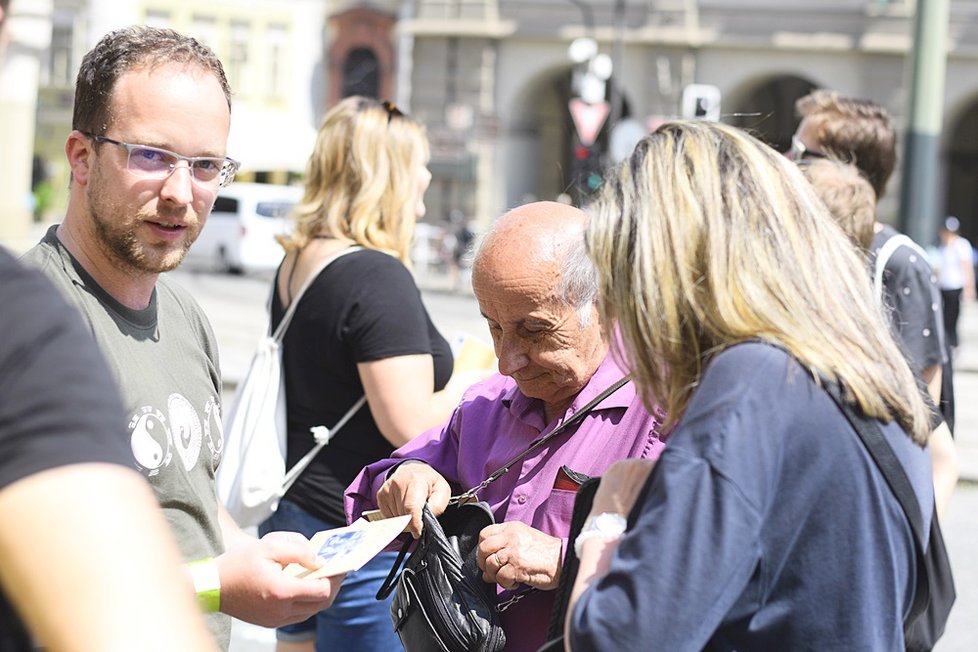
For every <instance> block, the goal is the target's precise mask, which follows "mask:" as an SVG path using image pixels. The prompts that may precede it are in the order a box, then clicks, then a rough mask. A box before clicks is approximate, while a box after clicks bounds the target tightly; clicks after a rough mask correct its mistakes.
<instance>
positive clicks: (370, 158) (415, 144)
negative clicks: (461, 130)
mask: <svg viewBox="0 0 978 652" xmlns="http://www.w3.org/2000/svg"><path fill="white" fill-rule="evenodd" d="M428 157H429V146H428V139H427V136H426V135H425V130H424V127H423V126H422V125H421V124H420V123H419V122H417V121H416V120H414V119H413V118H411V117H409V116H407V115H404V114H402V113H401V112H400V111H398V110H397V109H396V108H395V107H394V106H393V105H390V104H388V105H385V104H381V103H380V102H378V101H377V100H374V99H370V98H366V97H360V96H353V97H348V98H346V99H344V100H342V101H341V102H339V103H338V104H337V105H336V106H334V107H333V108H332V109H330V111H329V112H328V113H327V114H326V116H325V117H324V118H323V122H322V124H321V125H320V127H319V132H318V133H317V135H316V145H315V147H314V149H313V153H312V155H311V156H310V157H309V164H308V166H307V168H306V185H305V193H304V195H303V197H302V201H300V202H299V203H298V204H297V205H296V207H295V208H294V209H293V211H292V217H293V222H294V227H295V228H294V230H293V233H292V235H291V237H288V238H284V239H283V245H284V246H285V247H286V248H287V249H292V248H302V247H303V246H305V245H306V244H307V243H308V242H309V240H310V239H311V238H312V237H313V236H315V235H317V234H323V235H328V236H332V237H343V238H349V239H351V240H353V241H355V242H356V243H357V244H360V245H361V246H363V247H368V248H371V249H377V250H380V251H385V252H387V253H389V254H391V255H393V256H395V257H396V258H398V259H400V260H401V261H402V262H404V263H405V264H408V263H409V262H410V258H409V253H410V247H411V241H412V239H413V237H414V226H415V221H416V215H415V210H416V205H415V202H414V198H415V192H416V184H417V176H416V175H417V170H418V169H419V168H420V167H421V166H422V165H424V164H425V163H426V162H427V160H428Z"/></svg>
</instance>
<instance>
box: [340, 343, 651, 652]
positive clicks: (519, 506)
mask: <svg viewBox="0 0 978 652" xmlns="http://www.w3.org/2000/svg"><path fill="white" fill-rule="evenodd" d="M624 375H625V372H624V371H622V370H621V369H620V368H619V367H618V365H617V364H616V363H615V361H614V360H613V358H612V356H611V354H609V355H608V356H607V357H606V358H605V359H604V361H603V362H602V363H601V366H599V367H598V370H597V371H596V372H595V373H594V375H593V376H592V377H591V379H590V380H589V381H588V384H587V385H586V386H585V387H584V389H582V390H581V392H580V393H579V394H578V395H577V396H576V397H575V398H574V400H573V402H572V403H571V404H570V406H569V407H568V408H567V410H566V411H565V412H564V414H563V415H562V416H561V418H560V419H559V420H556V421H554V422H553V423H549V424H548V423H546V421H545V417H544V406H543V402H542V401H540V400H539V399H533V398H528V397H526V396H524V395H523V393H522V392H520V390H519V388H517V386H516V382H515V381H514V380H513V379H511V378H508V377H506V376H502V375H500V374H496V375H494V376H492V377H491V378H489V379H488V380H486V381H483V382H481V383H478V384H476V385H473V386H472V387H470V388H469V389H468V390H467V391H466V392H465V395H464V396H463V397H462V401H461V403H460V404H459V406H458V407H457V408H455V412H454V413H453V414H452V417H451V419H450V420H449V422H448V424H447V425H445V426H439V427H436V428H432V429H431V430H428V431H427V432H425V433H424V434H422V435H420V436H419V437H417V438H415V439H413V440H412V441H410V442H408V443H407V444H405V445H404V446H402V447H401V448H399V449H397V450H396V451H394V453H393V454H392V455H391V457H390V458H389V459H385V460H380V461H379V462H375V463H374V464H371V465H370V466H368V467H366V468H365V469H363V471H361V472H360V475H358V476H357V478H356V479H355V480H354V481H353V484H351V485H350V486H349V487H348V488H347V490H346V515H347V519H348V520H349V521H350V522H352V521H353V520H354V519H356V518H359V516H360V514H361V513H362V512H363V511H364V510H368V509H375V508H376V507H377V504H376V500H375V497H376V495H377V491H378V490H379V489H380V486H381V485H382V484H383V483H384V480H385V479H386V474H387V472H388V470H390V468H391V467H393V466H395V465H397V464H398V463H400V462H402V461H404V460H406V459H413V460H421V461H424V462H427V463H428V464H429V465H431V467H433V468H434V469H435V470H436V471H438V472H439V473H440V474H441V475H442V476H444V478H445V480H447V481H448V483H449V484H450V485H451V486H452V492H453V494H458V493H460V492H461V491H465V490H468V489H470V488H472V487H474V486H476V485H478V484H479V483H480V482H482V481H483V480H484V479H486V478H487V477H488V476H489V475H490V474H491V473H492V472H494V471H496V470H497V469H499V468H500V467H501V466H503V465H504V464H505V463H507V462H508V461H509V460H511V459H512V458H514V457H516V456H517V455H518V454H520V453H522V452H523V451H525V450H526V449H527V448H529V447H530V445H531V444H532V443H533V442H534V441H536V440H537V439H540V438H541V437H542V436H544V435H546V434H547V433H548V432H550V431H551V430H553V429H554V428H555V427H556V426H557V425H559V424H560V423H562V422H563V421H564V419H566V418H568V417H570V416H571V415H573V414H574V413H575V412H576V411H577V410H578V409H580V408H581V407H582V406H584V405H586V404H587V403H588V401H590V400H591V399H593V398H594V397H595V396H597V395H598V394H600V393H601V391H602V390H604V389H605V388H607V387H608V386H610V385H611V384H613V383H614V382H615V381H617V380H618V379H619V378H621V377H622V376H624ZM657 412H658V411H657ZM663 418H664V415H663V414H662V413H658V414H657V415H655V416H653V415H650V414H649V413H648V411H646V409H645V408H644V407H643V406H642V401H641V399H640V398H639V396H637V395H636V393H635V387H634V385H633V384H632V383H628V384H626V385H624V386H623V387H621V388H620V389H619V390H618V391H616V392H615V393H613V394H611V395H610V396H608V397H606V398H605V399H604V400H603V401H601V402H600V403H599V404H598V405H596V406H595V407H594V409H593V410H592V411H591V413H590V414H588V416H586V417H584V419H583V420H582V421H581V423H580V424H579V425H578V426H577V427H576V428H573V427H572V428H570V432H569V433H564V434H561V435H558V436H557V437H556V438H555V439H554V440H553V441H552V442H551V443H550V444H548V445H546V446H544V447H543V448H542V449H541V450H540V451H537V452H536V453H534V454H532V455H530V456H529V457H527V458H526V459H524V460H523V461H522V462H521V463H520V464H517V465H515V466H513V468H511V469H510V470H509V471H508V472H506V473H505V474H503V475H502V476H501V477H500V478H499V479H497V480H496V481H495V482H493V483H492V484H490V485H489V486H488V487H486V488H485V489H483V490H482V491H481V492H480V493H479V498H480V499H481V500H484V501H486V502H487V503H489V505H490V506H491V507H492V510H493V513H494V514H495V516H496V522H497V523H502V522H504V521H522V522H524V523H526V524H528V525H530V526H532V527H534V528H536V529H537V530H540V531H541V532H544V533H546V534H549V535H551V536H554V537H560V538H561V539H563V545H564V550H566V545H567V534H568V530H569V529H570V521H571V513H572V511H573V508H574V498H575V496H576V493H575V491H573V490H569V489H562V488H555V486H554V484H555V482H556V480H557V475H558V472H559V471H560V469H561V466H563V465H566V466H568V467H570V469H572V470H573V471H576V472H578V473H583V474H585V475H588V476H598V475H601V474H602V473H604V472H605V470H606V469H607V468H608V467H609V466H611V464H612V463H613V462H615V461H617V460H620V459H623V458H628V457H632V458H645V459H656V458H658V457H659V454H660V453H661V452H662V448H663V446H664V445H665V444H664V442H663V438H660V434H659V428H660V426H661V424H662V421H663ZM561 476H562V477H563V474H561ZM562 485H563V482H562ZM497 589H498V593H499V595H498V597H499V600H500V601H504V600H506V599H508V598H509V597H510V596H511V594H512V592H511V591H505V590H503V589H502V588H501V587H497ZM521 590H525V587H518V588H517V589H516V591H517V592H521ZM553 596H554V592H553V591H532V592H530V593H529V594H527V595H526V596H525V597H524V598H523V599H522V600H521V601H520V602H518V603H516V604H514V605H512V606H511V607H510V608H509V609H507V610H506V611H504V612H503V613H502V624H503V629H504V630H505V632H506V641H507V643H506V648H505V649H506V650H507V652H523V651H524V650H526V651H531V650H536V649H537V648H539V647H540V646H541V645H542V644H543V643H544V639H545V638H546V631H547V623H548V621H549V618H550V610H551V607H552V606H553Z"/></svg>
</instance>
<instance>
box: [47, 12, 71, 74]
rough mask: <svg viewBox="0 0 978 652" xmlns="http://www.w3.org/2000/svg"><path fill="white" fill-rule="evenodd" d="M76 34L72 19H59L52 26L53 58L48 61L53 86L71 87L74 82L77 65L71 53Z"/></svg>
mask: <svg viewBox="0 0 978 652" xmlns="http://www.w3.org/2000/svg"><path fill="white" fill-rule="evenodd" d="M74 36H75V28H74V25H73V24H72V23H71V22H70V19H69V21H68V22H61V21H57V22H55V24H54V25H53V26H52V28H51V58H50V60H49V61H48V83H49V84H50V85H51V86H61V87H70V86H72V85H73V84H74V79H72V73H74V72H75V66H74V62H73V59H72V54H71V53H72V47H71V45H72V41H73V40H74Z"/></svg>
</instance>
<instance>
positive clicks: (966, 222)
mask: <svg viewBox="0 0 978 652" xmlns="http://www.w3.org/2000/svg"><path fill="white" fill-rule="evenodd" d="M948 113H949V115H948V116H947V119H946V122H945V124H946V128H945V129H944V146H943V148H942V155H941V161H942V165H943V168H944V171H945V174H944V203H943V206H944V214H943V215H941V218H942V220H941V221H942V222H943V217H944V216H945V215H954V216H956V217H957V218H958V219H959V220H960V222H961V235H962V236H964V237H965V238H967V239H968V240H970V241H971V242H972V244H978V184H975V179H978V90H976V91H974V92H972V93H971V94H970V95H969V96H966V97H965V98H963V99H962V100H961V101H960V102H959V103H958V105H957V106H956V107H955V109H954V110H952V111H949V112H948Z"/></svg>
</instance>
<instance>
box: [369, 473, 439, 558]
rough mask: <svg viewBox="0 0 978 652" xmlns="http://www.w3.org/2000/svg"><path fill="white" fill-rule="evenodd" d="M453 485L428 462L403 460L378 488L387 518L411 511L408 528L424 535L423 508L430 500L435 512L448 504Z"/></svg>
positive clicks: (383, 511)
mask: <svg viewBox="0 0 978 652" xmlns="http://www.w3.org/2000/svg"><path fill="white" fill-rule="evenodd" d="M451 495H452V488H451V487H450V486H449V484H448V482H447V481H446V480H445V478H443V477H442V476H441V474H440V473H438V472H437V471H435V470H434V469H433V468H431V467H430V466H428V465H427V464H425V463H424V462H416V461H409V462H405V463H403V464H401V465H400V466H399V467H397V469H396V470H395V471H394V473H393V474H391V477H389V478H388V479H387V481H386V482H384V484H383V485H381V487H380V489H379V490H378V491H377V507H378V508H380V513H381V514H383V515H384V517H385V518H390V517H391V516H401V515H403V514H410V515H411V522H410V523H409V524H408V531H409V532H410V533H411V535H412V536H413V537H414V538H415V539H417V538H418V537H419V536H421V529H422V527H423V525H422V523H421V508H422V507H424V504H425V503H428V507H429V509H431V512H432V514H434V515H435V516H438V515H440V514H441V513H442V512H444V511H445V508H446V507H447V506H448V499H449V498H450V497H451Z"/></svg>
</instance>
